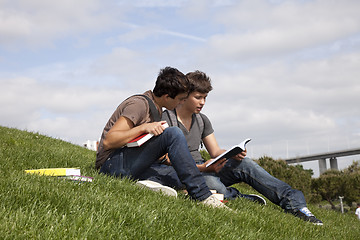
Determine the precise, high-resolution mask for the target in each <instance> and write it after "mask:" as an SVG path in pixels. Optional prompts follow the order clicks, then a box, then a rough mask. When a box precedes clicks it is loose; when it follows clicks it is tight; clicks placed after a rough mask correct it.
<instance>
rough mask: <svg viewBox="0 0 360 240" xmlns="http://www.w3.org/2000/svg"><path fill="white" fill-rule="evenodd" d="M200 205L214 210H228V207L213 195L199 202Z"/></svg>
mask: <svg viewBox="0 0 360 240" xmlns="http://www.w3.org/2000/svg"><path fill="white" fill-rule="evenodd" d="M201 203H202V204H205V205H208V206H210V207H214V208H226V209H230V208H229V207H227V206H226V205H225V204H224V203H222V202H221V201H220V200H219V199H218V198H217V197H216V196H214V195H210V196H209V197H208V198H207V199H205V200H203V201H201Z"/></svg>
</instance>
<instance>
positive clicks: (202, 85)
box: [186, 70, 212, 93]
mask: <svg viewBox="0 0 360 240" xmlns="http://www.w3.org/2000/svg"><path fill="white" fill-rule="evenodd" d="M186 77H187V78H188V79H189V81H190V84H191V90H190V92H195V91H196V92H200V93H209V92H210V91H211V90H212V86H211V79H210V77H208V76H207V75H206V74H205V73H204V72H201V71H198V70H196V71H194V72H189V73H187V74H186Z"/></svg>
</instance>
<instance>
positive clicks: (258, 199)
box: [240, 194, 266, 205]
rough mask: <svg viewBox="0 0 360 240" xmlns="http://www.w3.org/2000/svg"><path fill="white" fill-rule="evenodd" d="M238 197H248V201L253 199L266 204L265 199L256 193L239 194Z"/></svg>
mask: <svg viewBox="0 0 360 240" xmlns="http://www.w3.org/2000/svg"><path fill="white" fill-rule="evenodd" d="M240 197H242V198H246V199H248V200H250V201H253V202H256V203H260V204H262V205H266V200H265V199H264V198H263V197H261V196H259V195H256V194H248V195H247V194H241V196H240Z"/></svg>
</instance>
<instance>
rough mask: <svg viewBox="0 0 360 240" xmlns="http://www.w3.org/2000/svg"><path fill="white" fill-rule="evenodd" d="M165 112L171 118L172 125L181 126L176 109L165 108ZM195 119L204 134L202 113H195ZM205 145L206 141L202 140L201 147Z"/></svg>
mask: <svg viewBox="0 0 360 240" xmlns="http://www.w3.org/2000/svg"><path fill="white" fill-rule="evenodd" d="M164 112H165V113H166V114H167V116H168V119H169V120H170V123H169V124H170V126H177V127H178V126H179V121H178V119H177V115H176V111H171V110H165V111H164ZM195 119H196V122H197V123H198V125H199V129H200V133H201V135H202V134H203V132H204V119H203V118H202V116H201V114H200V113H197V114H195ZM203 147H204V143H203V141H202V140H201V142H200V148H203Z"/></svg>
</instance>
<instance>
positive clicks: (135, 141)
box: [126, 122, 169, 147]
mask: <svg viewBox="0 0 360 240" xmlns="http://www.w3.org/2000/svg"><path fill="white" fill-rule="evenodd" d="M162 125H163V126H164V127H165V128H167V127H169V124H168V123H167V122H164V123H163V124H162ZM153 136H154V135H153V134H151V133H144V134H141V135H139V136H137V137H136V138H134V139H133V140H131V141H130V142H128V143H127V144H126V146H127V147H140V146H141V145H143V144H144V143H145V142H146V141H147V140H149V139H150V138H152V137H153Z"/></svg>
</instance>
